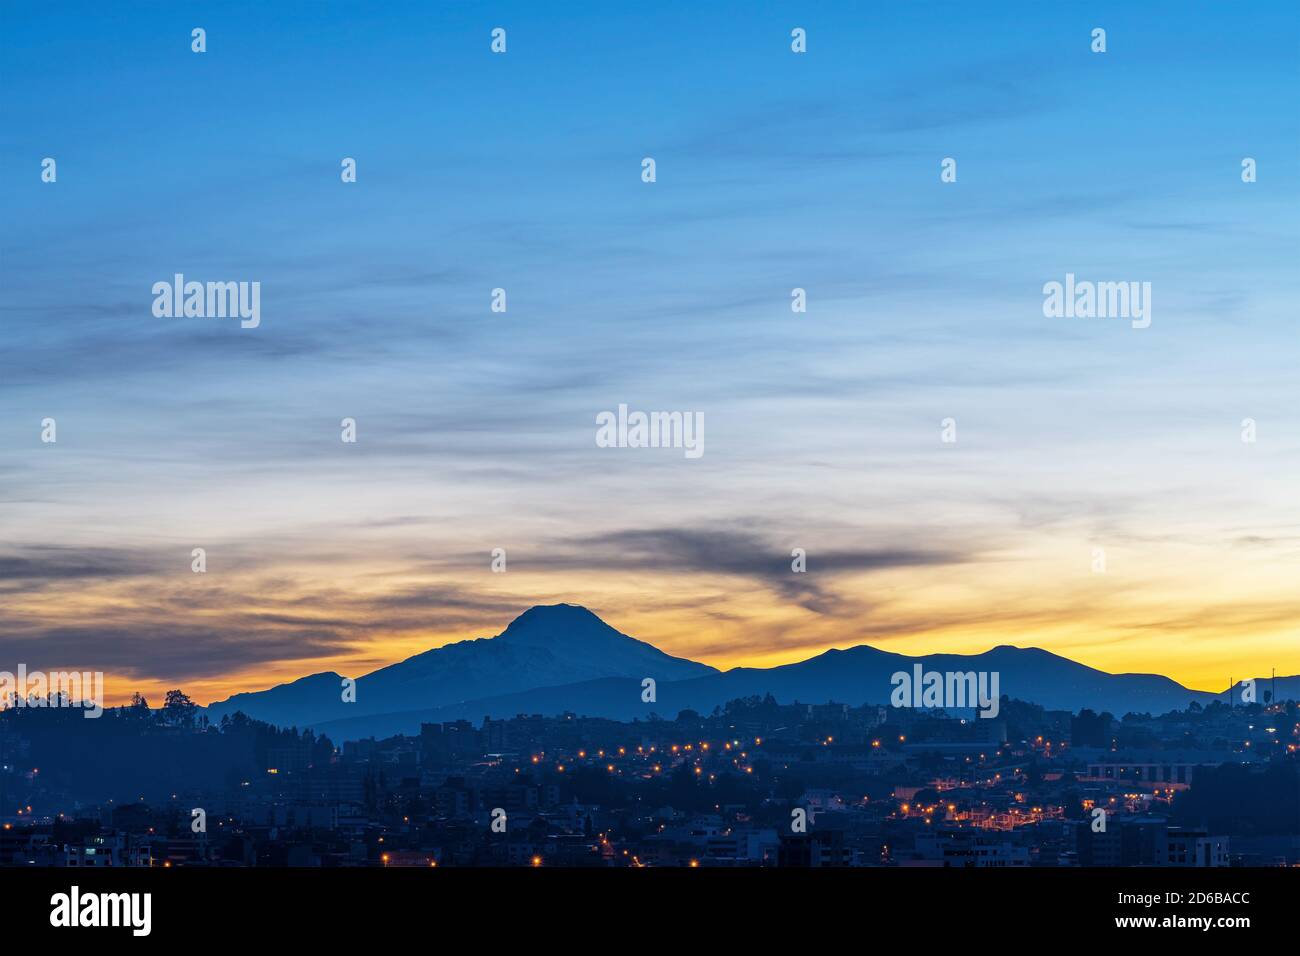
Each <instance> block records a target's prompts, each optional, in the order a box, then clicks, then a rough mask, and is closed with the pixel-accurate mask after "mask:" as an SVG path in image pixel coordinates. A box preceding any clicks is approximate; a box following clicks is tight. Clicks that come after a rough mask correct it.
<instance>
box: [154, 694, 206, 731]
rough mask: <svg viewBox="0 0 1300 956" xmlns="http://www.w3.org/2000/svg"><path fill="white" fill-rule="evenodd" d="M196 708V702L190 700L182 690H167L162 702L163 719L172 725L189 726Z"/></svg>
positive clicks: (192, 721) (191, 723)
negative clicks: (164, 699)
mask: <svg viewBox="0 0 1300 956" xmlns="http://www.w3.org/2000/svg"><path fill="white" fill-rule="evenodd" d="M198 709H199V707H198V704H196V703H194V701H192V700H190V698H189V697H188V696H187V695H186V694H185V692H184V691H180V690H169V691H168V692H167V699H166V701H165V702H164V703H163V708H162V710H163V720H164V721H165V722H166V723H168V724H170V725H172V726H173V727H190V726H192V725H193V723H194V715H195V713H196V712H197V711H198Z"/></svg>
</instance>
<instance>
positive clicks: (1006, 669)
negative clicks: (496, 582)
mask: <svg viewBox="0 0 1300 956" xmlns="http://www.w3.org/2000/svg"><path fill="white" fill-rule="evenodd" d="M915 664H920V665H921V666H922V669H923V670H924V671H938V672H940V673H947V672H963V673H965V672H969V671H975V672H981V671H983V672H996V673H997V674H998V680H999V686H998V693H999V695H1005V696H1008V697H1012V698H1016V699H1018V700H1023V701H1028V702H1031V703H1036V704H1040V705H1042V706H1044V707H1046V708H1048V709H1050V710H1070V711H1079V710H1081V709H1083V708H1085V707H1088V708H1091V709H1092V710H1094V711H1097V712H1101V711H1110V712H1111V713H1113V714H1116V715H1117V716H1119V715H1123V714H1125V713H1128V712H1131V711H1132V712H1139V713H1140V712H1149V713H1153V714H1158V713H1164V712H1166V711H1170V710H1178V709H1183V708H1186V707H1187V706H1189V705H1190V704H1191V703H1193V702H1196V703H1200V704H1201V705H1205V704H1208V703H1209V702H1210V701H1211V700H1213V699H1215V698H1216V697H1220V698H1222V697H1223V695H1222V694H1214V693H1211V692H1207V691H1197V690H1189V689H1188V688H1186V687H1184V686H1182V685H1181V684H1179V683H1178V682H1176V681H1174V680H1171V679H1170V678H1168V677H1162V676H1160V675H1157V674H1110V673H1107V672H1105V671H1101V670H1097V669H1095V668H1092V667H1087V666H1085V665H1083V664H1079V663H1077V662H1075V661H1072V660H1070V659H1068V658H1065V657H1061V656H1059V655H1056V654H1052V653H1050V652H1049V651H1045V650H1042V649H1041V648H1035V647H1027V648H1021V647H1013V646H1011V645H1005V644H1004V645H999V646H997V647H994V648H992V649H991V650H988V651H985V652H983V653H981V654H969V655H964V654H929V655H924V656H920V657H909V656H907V655H904V654H896V653H892V652H890V651H883V650H880V649H878V648H875V647H870V646H867V645H859V646H856V647H851V648H848V649H846V650H830V651H826V652H825V653H823V654H818V655H817V656H816V657H812V658H809V659H808V660H806V661H800V662H798V663H795V664H784V665H781V666H779V667H770V668H757V667H737V668H733V669H732V670H729V671H726V672H725V673H724V672H720V671H718V670H717V669H715V668H712V667H709V666H707V665H705V664H699V663H695V662H693V661H688V660H683V659H681V658H677V657H670V656H669V655H667V654H665V653H663V652H662V651H660V650H658V649H657V648H655V647H653V646H652V645H650V644H646V643H644V642H642V641H638V640H635V639H634V638H631V637H628V636H627V635H625V634H622V633H620V632H618V631H616V630H614V629H613V628H612V627H610V626H609V625H607V624H605V623H604V622H603V621H601V620H600V618H598V617H597V616H596V615H595V614H593V613H591V612H590V611H588V610H587V609H586V608H582V607H576V606H573V605H569V604H558V605H552V606H546V607H534V608H532V609H530V610H528V611H525V612H524V613H523V614H521V615H520V616H519V617H517V618H516V619H515V620H514V621H513V622H511V624H510V626H509V627H507V628H506V629H505V631H503V632H502V633H501V634H500V635H498V636H497V637H494V638H489V639H480V640H473V641H461V642H459V643H456V644H448V645H446V646H445V647H441V648H437V649H435V650H431V651H426V652H424V653H423V654H417V655H416V656H415V657H411V658H409V659H407V660H405V661H402V662H401V663H399V664H393V665H391V666H389V667H385V668H383V669H381V670H378V671H375V672H374V673H373V674H369V675H367V676H365V677H363V678H361V679H360V680H359V681H358V685H357V701H356V703H349V704H345V703H342V702H341V700H340V693H339V685H340V682H341V678H340V677H339V675H337V674H333V673H329V674H314V675H312V676H310V677H304V678H302V679H301V680H298V681H294V682H293V683H291V684H283V685H280V686H279V687H274V688H272V689H270V690H267V691H261V692H258V693H252V694H237V695H235V696H234V697H231V698H229V699H227V700H225V701H221V702H220V703H216V704H213V705H211V706H210V707H209V708H208V713H209V716H210V717H212V718H213V719H219V718H220V716H221V715H223V714H226V713H232V712H234V711H236V710H242V711H244V712H245V713H246V714H248V715H249V716H250V717H254V718H256V719H259V720H265V721H268V722H270V723H276V724H279V725H281V726H287V725H295V726H298V727H306V726H310V727H312V728H313V729H315V730H318V731H320V732H322V733H325V734H328V735H329V736H330V737H331V739H333V740H335V741H342V740H353V739H359V738H361V737H369V736H379V737H382V736H390V735H392V734H397V733H406V734H415V733H419V730H420V724H421V723H423V722H441V721H448V720H459V719H468V720H476V721H477V720H480V719H482V718H483V717H485V716H487V717H495V718H502V717H513V716H515V715H516V714H520V713H527V714H550V715H555V714H559V713H563V712H565V711H572V712H575V713H578V714H582V715H586V716H592V717H608V718H611V719H617V720H631V719H633V718H637V717H640V718H646V717H649V716H650V714H652V713H656V714H659V715H661V716H666V717H673V716H676V714H677V713H678V712H679V711H681V710H686V709H691V710H696V711H699V712H701V713H707V712H709V711H712V710H713V708H714V707H716V706H719V705H722V704H725V703H726V702H727V701H729V700H734V699H736V698H738V697H748V696H752V695H755V694H759V695H762V694H772V695H773V696H774V697H775V698H776V699H777V700H778V701H781V702H782V703H792V702H795V701H798V702H801V703H808V704H820V703H826V702H828V701H835V702H837V703H845V704H850V705H852V706H859V705H862V704H889V702H890V694H891V692H892V691H893V687H894V685H893V683H892V681H891V678H892V676H893V675H894V674H895V673H897V672H899V671H903V672H906V673H908V674H911V673H912V669H913V665H915ZM646 677H653V678H654V679H655V681H656V687H655V700H654V701H653V702H646V701H644V700H643V699H642V696H643V686H642V680H643V679H644V678H646ZM1258 685H1259V692H1260V695H1261V696H1260V698H1259V699H1260V700H1263V696H1262V693H1263V691H1264V690H1266V689H1268V688H1269V687H1270V684H1269V683H1268V681H1267V680H1266V679H1258ZM1240 688H1241V685H1240V684H1238V685H1236V686H1235V687H1234V689H1233V690H1234V699H1236V700H1238V701H1240V699H1241V696H1240V693H1241V690H1240ZM1298 691H1300V678H1278V696H1279V697H1280V698H1286V697H1296V696H1300V693H1297V692H1298Z"/></svg>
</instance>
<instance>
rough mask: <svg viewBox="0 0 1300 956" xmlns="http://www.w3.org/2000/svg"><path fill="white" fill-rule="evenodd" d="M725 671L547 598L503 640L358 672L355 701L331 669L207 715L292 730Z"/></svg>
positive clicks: (465, 644)
mask: <svg viewBox="0 0 1300 956" xmlns="http://www.w3.org/2000/svg"><path fill="white" fill-rule="evenodd" d="M715 673H717V670H716V669H715V668H713V667H710V666H708V665H707V664H698V663H696V662H695V661H688V660H683V659H682V658H679V657H672V656H670V655H668V654H665V653H664V652H663V651H661V650H659V649H658V648H657V647H655V646H654V645H652V644H647V643H646V642H645V641H638V640H636V639H635V638H632V637H628V636H627V635H626V634H621V633H619V632H618V631H616V630H614V628H612V627H610V626H609V625H608V624H606V623H605V622H604V621H602V620H601V619H600V618H599V617H597V616H596V615H595V614H593V613H592V612H591V611H589V610H587V609H586V608H585V607H577V606H575V605H572V604H553V605H546V606H540V605H539V606H537V607H533V608H530V609H529V610H527V611H525V612H524V613H523V614H520V615H519V616H518V617H517V618H515V619H514V620H513V621H511V622H510V625H509V626H508V627H507V628H506V629H505V630H504V631H502V632H501V633H500V634H498V635H497V636H496V637H491V638H479V639H476V640H468V641H457V642H456V643H454V644H447V645H444V646H443V647H437V648H434V649H433V650H428V651H424V652H423V653H421V654H416V655H415V656H414V657H409V658H407V659H406V660H404V661H401V662H400V663H397V664H391V665H389V666H388V667H383V668H380V669H379V670H377V671H374V672H373V673H370V674H367V675H365V676H364V677H361V678H358V679H357V684H356V700H355V702H351V703H344V701H343V699H342V698H343V694H342V683H343V677H342V676H341V675H339V674H336V673H334V672H332V671H330V672H326V673H322V674H312V675H310V676H308V677H303V678H301V679H299V680H296V681H293V682H291V683H288V684H280V685H278V686H276V687H272V688H271V689H269V690H264V691H257V692H254V693H246V694H235V695H234V696H233V697H229V698H227V699H226V700H223V701H218V702H215V703H213V704H211V705H209V706H208V708H207V713H208V717H209V719H211V720H220V719H221V717H223V716H224V715H226V714H232V713H234V712H236V711H243V712H244V713H245V714H247V715H248V716H249V717H252V718H254V719H256V720H264V721H267V722H268V723H272V724H277V725H279V726H282V727H284V726H297V727H307V726H313V725H316V724H319V723H321V722H323V721H330V720H338V719H341V718H353V717H360V716H365V715H370V714H385V713H393V712H396V711H404V710H413V709H419V708H429V707H441V706H446V705H451V704H456V703H458V702H461V701H466V700H471V699H475V698H481V697H491V696H500V695H503V694H510V693H514V692H518V691H523V690H531V689H534V688H538V687H549V686H554V685H559V684H572V683H576V682H581V681H588V680H594V679H597V678H602V677H635V678H636V679H637V681H638V682H639V681H640V680H641V679H642V678H645V677H653V678H654V679H655V680H656V681H671V680H680V679H685V678H691V677H701V676H704V675H707V674H715ZM416 730H417V731H418V730H419V727H418V725H417V726H416Z"/></svg>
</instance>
